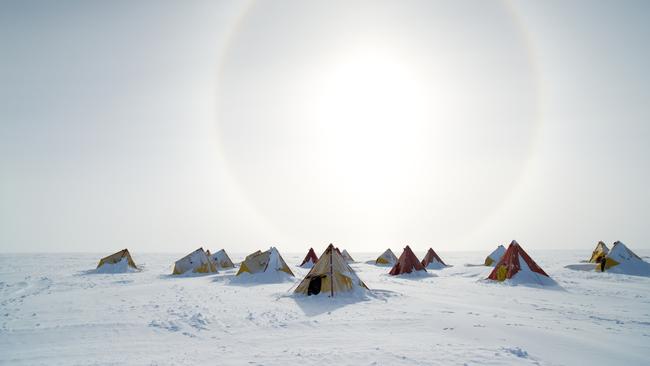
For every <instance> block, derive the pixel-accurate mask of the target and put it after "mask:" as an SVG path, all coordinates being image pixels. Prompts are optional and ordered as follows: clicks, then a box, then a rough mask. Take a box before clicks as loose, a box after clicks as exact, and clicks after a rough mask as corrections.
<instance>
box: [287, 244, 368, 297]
mask: <svg viewBox="0 0 650 366" xmlns="http://www.w3.org/2000/svg"><path fill="white" fill-rule="evenodd" d="M355 289H366V290H367V289H368V286H366V284H365V283H363V281H361V279H360V278H359V277H358V276H357V274H356V273H355V272H354V270H353V269H352V268H351V267H350V265H348V264H347V263H346V261H345V259H344V258H343V256H342V255H341V254H339V253H338V252H337V251H336V249H335V248H334V246H333V245H332V244H330V245H329V246H328V247H327V249H325V252H324V253H323V255H321V256H320V258H319V259H318V262H316V264H315V265H314V267H312V269H311V271H309V273H308V274H307V276H305V278H304V279H303V280H302V281H301V282H300V284H299V285H298V287H296V290H295V291H294V292H295V293H298V294H304V295H307V296H309V295H318V294H320V293H324V294H327V295H329V296H333V295H334V294H335V293H340V292H349V291H353V290H355Z"/></svg>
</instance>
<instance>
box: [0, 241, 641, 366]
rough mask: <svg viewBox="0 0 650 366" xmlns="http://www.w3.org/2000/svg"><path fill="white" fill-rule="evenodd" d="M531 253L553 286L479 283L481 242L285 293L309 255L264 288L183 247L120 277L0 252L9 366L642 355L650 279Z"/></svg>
mask: <svg viewBox="0 0 650 366" xmlns="http://www.w3.org/2000/svg"><path fill="white" fill-rule="evenodd" d="M380 252H381V251H380ZM396 253H397V252H396ZM529 253H530V254H531V256H532V257H533V258H534V259H535V260H536V261H537V262H538V263H539V264H540V265H541V266H542V267H543V268H544V269H545V270H546V272H547V273H549V274H550V275H551V277H552V278H553V279H555V280H556V281H557V283H558V285H559V286H558V287H556V288H536V287H526V286H508V285H504V284H495V283H491V282H489V281H484V280H483V279H484V278H485V277H486V276H487V274H489V272H490V270H491V268H488V267H483V266H472V265H469V266H468V265H466V264H477V263H482V261H483V259H484V257H483V255H486V254H487V253H478V252H476V253H474V252H465V253H459V252H456V253H444V252H441V253H439V254H440V255H441V257H442V258H443V259H444V260H445V261H446V262H448V263H451V264H453V265H454V266H453V267H449V268H445V269H440V270H430V271H429V273H430V275H428V276H410V277H401V278H400V277H392V276H389V275H387V274H386V273H387V272H388V270H389V269H390V267H387V266H375V265H373V264H370V263H369V261H371V260H372V259H374V257H375V256H377V255H379V253H375V254H370V253H365V254H364V253H351V254H352V255H353V257H354V258H355V259H357V260H358V261H359V262H357V263H353V264H352V265H351V266H352V268H353V269H354V270H355V271H357V273H358V274H359V276H360V277H361V279H362V280H364V282H365V283H366V284H367V285H368V286H369V287H370V288H371V289H373V292H371V293H368V294H366V295H358V294H357V295H350V296H345V295H344V296H337V297H335V298H328V297H325V296H318V297H301V296H299V297H296V296H294V295H292V294H291V293H290V292H289V290H290V289H292V288H293V287H294V286H295V285H296V284H297V282H298V281H299V280H300V279H301V278H302V277H303V276H304V275H305V274H306V273H307V272H308V269H302V268H299V267H297V264H298V263H300V261H301V260H302V257H303V256H304V253H302V254H285V253H283V256H284V258H285V260H286V261H287V263H288V264H289V265H290V266H291V269H292V270H293V271H294V272H295V274H296V279H295V281H294V282H283V283H265V284H257V285H256V284H246V285H241V284H234V283H232V284H231V283H230V281H231V279H232V277H233V276H234V274H235V273H236V269H231V270H227V271H221V272H220V273H218V274H211V275H196V276H194V275H193V276H180V277H176V276H170V275H169V273H170V272H171V268H172V266H173V263H174V261H175V260H176V259H178V258H180V257H182V255H173V254H142V255H138V254H137V253H134V259H135V260H136V263H138V264H139V265H140V266H141V267H142V268H143V270H142V271H141V272H135V273H125V274H95V273H93V271H92V268H93V267H94V266H95V265H96V263H97V259H98V258H99V257H101V255H91V254H65V255H54V254H52V255H1V256H0V364H12V365H14V364H15V365H57V364H63V365H69V364H89V365H112V364H134V365H167V364H181V365H182V364H188V365H189V364H212V363H214V362H216V361H215V360H218V362H219V363H221V364H237V365H240V364H244V365H286V364H301V365H310V364H323V363H329V364H340V365H572V364H577V363H588V364H590V365H600V364H603V365H604V364H611V363H612V362H615V363H617V364H625V365H644V364H647V362H648V359H650V278H646V277H640V276H626V275H619V274H611V273H604V274H603V273H595V272H587V271H584V270H574V269H571V268H566V266H567V265H571V264H575V263H579V262H580V260H583V259H584V257H585V256H588V254H589V250H586V251H585V252H582V253H581V252H573V251H538V252H536V251H529ZM229 254H230V253H229ZM416 254H417V255H418V256H422V255H423V254H424V253H422V252H416ZM243 257H244V254H243V253H240V254H239V255H237V254H235V253H232V254H231V258H232V259H233V260H235V261H240V260H241V259H243ZM575 268H578V267H575ZM107 349H110V351H107Z"/></svg>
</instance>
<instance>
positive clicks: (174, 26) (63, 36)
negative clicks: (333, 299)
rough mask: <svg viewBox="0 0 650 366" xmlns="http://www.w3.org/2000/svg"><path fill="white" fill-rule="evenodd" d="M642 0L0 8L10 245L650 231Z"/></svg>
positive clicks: (479, 242) (552, 238)
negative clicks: (648, 228)
mask: <svg viewBox="0 0 650 366" xmlns="http://www.w3.org/2000/svg"><path fill="white" fill-rule="evenodd" d="M648 17H650V6H649V5H648V4H647V3H646V2H633V1H623V2H599V1H596V2H592V1H590V2H586V1H585V2H581V1H575V2H571V3H566V2H561V1H547V2H543V3H532V2H519V1H513V2H498V1H494V2H486V1H442V2H428V1H421V2H420V1H399V2H398V1H392V2H376V1H373V2H358V3H354V4H352V3H350V2H302V1H277V2H275V1H274V2H251V3H245V2H238V1H219V2H207V1H206V2H203V1H189V2H167V3H164V4H162V3H159V2H147V1H140V2H136V3H132V2H126V1H125V2H119V1H118V2H99V1H96V2H94V1H90V2H76V1H64V2H57V3H50V2H38V1H28V2H25V1H9V2H3V3H2V4H1V5H0V54H2V55H3V57H2V58H1V59H0V97H1V100H2V102H1V103H0V178H1V179H0V202H2V204H1V207H0V250H1V251H5V252H21V251H29V252H34V251H92V252H109V251H111V250H114V249H115V250H117V249H120V248H122V247H129V248H130V249H131V250H132V251H148V252H151V251H174V252H187V251H189V250H192V249H195V248H196V247H197V246H199V245H204V246H206V247H208V248H226V249H227V250H230V251H234V252H247V251H251V250H255V249H258V248H264V247H268V246H269V245H271V244H273V245H276V246H278V247H279V248H280V249H281V250H286V251H298V252H301V251H303V250H304V249H305V248H308V247H309V246H313V247H314V248H317V251H319V250H321V249H322V248H324V246H325V245H326V244H327V243H329V242H335V243H337V244H339V245H340V246H341V247H345V248H348V250H350V251H377V252H378V253H380V252H383V250H385V248H386V247H392V248H393V250H397V251H399V249H400V248H401V247H402V246H404V245H405V244H410V245H411V246H412V247H413V248H415V249H417V250H425V249H426V248H428V247H429V246H433V247H434V248H436V250H441V251H448V250H486V251H490V250H492V249H493V247H495V246H496V245H498V244H506V243H507V242H509V241H510V240H512V239H517V240H518V241H519V242H520V243H522V245H525V246H526V247H531V248H536V249H545V248H548V249H562V248H567V249H569V248H571V249H574V248H584V249H585V251H590V250H591V249H592V247H593V246H594V245H595V243H596V242H597V241H598V240H604V241H606V242H612V241H614V240H621V241H623V242H625V243H626V244H627V245H628V246H629V247H631V248H650V234H648V230H647V221H648V217H649V216H648V210H649V207H650V193H648V190H647V188H646V186H647V182H648V179H649V178H650V174H649V170H648V168H647V167H648V165H649V164H648V157H650V144H649V143H648V142H649V141H650V123H648V121H650V109H649V108H648V105H647V104H648V103H647V102H648V100H650V92H649V91H648V87H647V86H648V85H650V83H649V82H650V78H649V77H648V71H647V65H650V49H649V47H648V45H647V38H648V36H650V24H648V22H647V19H648Z"/></svg>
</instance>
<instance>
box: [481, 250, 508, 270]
mask: <svg viewBox="0 0 650 366" xmlns="http://www.w3.org/2000/svg"><path fill="white" fill-rule="evenodd" d="M505 253H506V248H505V247H504V246H503V245H499V246H498V247H497V248H496V249H495V250H493V251H492V253H490V255H488V256H487V257H486V258H485V265H486V266H488V267H490V266H494V265H496V264H497V263H499V261H500V260H501V257H503V255H504V254H505Z"/></svg>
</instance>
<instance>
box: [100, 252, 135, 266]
mask: <svg viewBox="0 0 650 366" xmlns="http://www.w3.org/2000/svg"><path fill="white" fill-rule="evenodd" d="M123 261H124V262H125V263H126V267H131V268H133V269H138V267H137V266H136V265H135V262H133V258H131V253H129V250H128V249H122V250H120V251H119V252H117V253H113V254H111V255H109V256H107V257H104V258H102V259H100V260H99V264H97V268H100V267H102V266H105V265H116V264H120V263H121V262H123ZM125 269H126V268H125Z"/></svg>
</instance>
